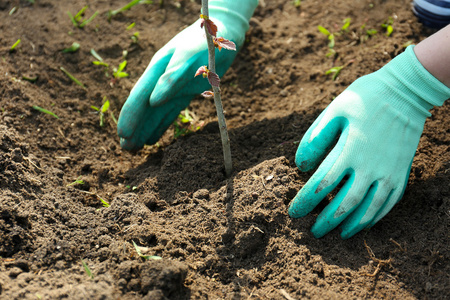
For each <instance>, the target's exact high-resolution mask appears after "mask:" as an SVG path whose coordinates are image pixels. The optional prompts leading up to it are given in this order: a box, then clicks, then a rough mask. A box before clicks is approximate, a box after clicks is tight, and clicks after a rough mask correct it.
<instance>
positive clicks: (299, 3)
mask: <svg viewBox="0 0 450 300" xmlns="http://www.w3.org/2000/svg"><path fill="white" fill-rule="evenodd" d="M292 3H293V4H294V6H295V7H300V6H301V5H302V1H301V0H294V1H292Z"/></svg>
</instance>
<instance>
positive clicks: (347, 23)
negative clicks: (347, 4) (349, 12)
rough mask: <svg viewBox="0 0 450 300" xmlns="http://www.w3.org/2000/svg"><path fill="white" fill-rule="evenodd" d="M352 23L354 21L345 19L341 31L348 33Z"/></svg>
mask: <svg viewBox="0 0 450 300" xmlns="http://www.w3.org/2000/svg"><path fill="white" fill-rule="evenodd" d="M351 21H352V19H351V18H346V19H344V21H343V23H344V25H342V27H341V31H343V32H348V28H349V27H350V23H351Z"/></svg>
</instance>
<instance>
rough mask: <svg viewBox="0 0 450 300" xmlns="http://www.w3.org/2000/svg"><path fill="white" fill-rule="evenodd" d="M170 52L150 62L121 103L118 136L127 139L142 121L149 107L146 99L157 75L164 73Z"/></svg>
mask: <svg viewBox="0 0 450 300" xmlns="http://www.w3.org/2000/svg"><path fill="white" fill-rule="evenodd" d="M171 57H172V54H168V55H166V56H164V57H162V58H161V59H159V60H158V61H156V62H155V63H152V62H151V63H150V65H149V67H147V69H146V70H145V72H144V74H142V76H141V77H140V78H139V80H138V81H137V83H136V84H135V85H134V87H133V89H132V90H131V92H130V95H129V96H128V99H127V101H125V104H124V105H123V107H122V109H121V111H120V115H119V120H118V123H117V133H118V135H119V136H120V137H122V138H125V139H129V138H131V137H132V135H133V133H134V131H135V130H136V127H137V126H138V124H140V123H142V120H143V119H144V118H145V115H146V114H148V112H147V110H149V109H150V106H149V103H148V99H149V98H150V94H151V93H152V91H153V88H154V87H155V85H156V82H157V81H158V79H159V77H160V76H161V75H162V74H163V73H164V70H165V68H166V66H167V64H168V63H169V61H170V58H171Z"/></svg>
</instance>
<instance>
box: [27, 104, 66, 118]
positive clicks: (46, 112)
mask: <svg viewBox="0 0 450 300" xmlns="http://www.w3.org/2000/svg"><path fill="white" fill-rule="evenodd" d="M32 108H34V109H35V110H37V111H40V112H41V113H44V114H48V115H50V116H53V117H55V118H57V119H59V117H58V116H57V115H56V114H55V113H53V112H51V111H49V110H46V109H45V108H42V107H39V106H37V105H33V106H32Z"/></svg>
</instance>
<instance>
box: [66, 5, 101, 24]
mask: <svg viewBox="0 0 450 300" xmlns="http://www.w3.org/2000/svg"><path fill="white" fill-rule="evenodd" d="M88 7H89V6H88V5H86V6H84V7H83V8H82V9H80V10H79V11H78V12H77V14H76V15H75V16H73V15H72V14H71V13H70V11H68V12H67V14H68V15H69V18H70V20H71V21H72V24H73V26H75V27H78V28H83V27H84V26H86V25H88V24H89V23H91V22H92V21H93V20H94V19H95V17H96V16H97V15H98V14H99V12H98V11H96V12H95V13H94V14H93V15H92V16H91V17H90V18H88V19H83V15H84V12H85V11H86V9H88Z"/></svg>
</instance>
